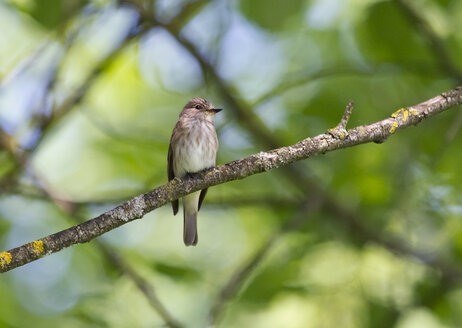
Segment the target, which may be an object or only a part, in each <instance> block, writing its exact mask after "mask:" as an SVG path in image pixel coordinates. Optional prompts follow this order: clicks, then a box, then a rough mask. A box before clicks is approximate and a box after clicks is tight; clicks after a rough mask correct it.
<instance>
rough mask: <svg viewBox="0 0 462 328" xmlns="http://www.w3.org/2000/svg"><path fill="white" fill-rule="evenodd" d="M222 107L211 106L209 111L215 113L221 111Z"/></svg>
mask: <svg viewBox="0 0 462 328" xmlns="http://www.w3.org/2000/svg"><path fill="white" fill-rule="evenodd" d="M222 110H223V108H212V109H211V111H212V112H214V113H215V114H216V113H218V112H221V111H222Z"/></svg>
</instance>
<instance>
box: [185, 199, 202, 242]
mask: <svg viewBox="0 0 462 328" xmlns="http://www.w3.org/2000/svg"><path fill="white" fill-rule="evenodd" d="M199 195H200V191H199V192H195V193H192V194H189V195H187V196H185V197H183V215H184V227H183V241H184V244H185V245H186V246H196V245H197V241H198V237H197V211H198V209H197V207H198V203H199Z"/></svg>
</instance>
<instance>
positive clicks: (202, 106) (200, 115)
mask: <svg viewBox="0 0 462 328" xmlns="http://www.w3.org/2000/svg"><path fill="white" fill-rule="evenodd" d="M221 110H222V109H221V108H215V107H214V106H213V105H212V104H211V103H210V102H209V101H208V100H206V99H204V98H193V99H191V100H190V101H189V102H188V103H187V104H186V105H185V106H184V108H183V111H182V112H181V114H180V117H182V116H188V117H194V118H197V119H201V120H207V121H213V117H214V116H215V114H216V113H218V112H220V111H221Z"/></svg>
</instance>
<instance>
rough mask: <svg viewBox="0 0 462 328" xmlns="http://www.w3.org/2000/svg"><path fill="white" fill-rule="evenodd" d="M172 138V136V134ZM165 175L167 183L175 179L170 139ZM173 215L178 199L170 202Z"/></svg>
mask: <svg viewBox="0 0 462 328" xmlns="http://www.w3.org/2000/svg"><path fill="white" fill-rule="evenodd" d="M172 137H173V134H172ZM167 174H168V181H170V180H173V179H174V178H175V173H174V172H173V150H172V139H170V145H169V146H168V155H167ZM172 209H173V215H176V213H178V199H175V200H174V201H172Z"/></svg>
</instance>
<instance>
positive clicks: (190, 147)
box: [173, 129, 216, 178]
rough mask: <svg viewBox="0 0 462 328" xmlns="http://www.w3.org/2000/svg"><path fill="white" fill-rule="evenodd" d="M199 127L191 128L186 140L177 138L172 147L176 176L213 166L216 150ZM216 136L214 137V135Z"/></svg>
mask: <svg viewBox="0 0 462 328" xmlns="http://www.w3.org/2000/svg"><path fill="white" fill-rule="evenodd" d="M206 136H207V135H206V134H205V133H204V132H203V131H202V130H200V129H193V130H192V131H191V135H190V138H189V140H188V141H186V140H179V142H178V145H177V146H176V147H175V149H174V157H173V158H174V163H173V172H174V174H175V176H176V177H180V178H181V177H184V176H185V175H186V173H195V172H199V171H202V170H204V169H206V168H209V167H213V166H215V160H216V152H215V150H214V149H212V148H213V147H212V145H211V141H210V140H207V137H206ZM215 138H216V137H215Z"/></svg>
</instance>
